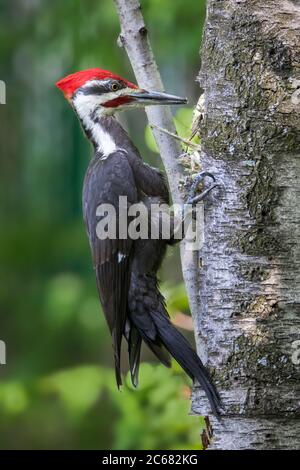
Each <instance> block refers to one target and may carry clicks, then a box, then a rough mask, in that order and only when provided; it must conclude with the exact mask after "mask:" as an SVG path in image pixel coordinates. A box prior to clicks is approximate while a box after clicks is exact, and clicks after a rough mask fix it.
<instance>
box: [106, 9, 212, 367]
mask: <svg viewBox="0 0 300 470" xmlns="http://www.w3.org/2000/svg"><path fill="white" fill-rule="evenodd" d="M114 1H115V4H116V7H117V11H118V15H119V19H120V25H121V34H120V37H119V45H121V46H124V47H125V49H126V52H127V54H128V57H129V60H130V63H131V66H132V68H133V71H134V73H135V76H136V78H137V81H138V84H139V86H140V87H142V88H146V89H149V90H151V89H152V90H157V91H163V89H164V88H163V83H162V80H161V76H160V73H159V71H158V67H157V64H156V61H155V58H154V55H153V52H152V48H151V45H150V42H149V38H148V31H147V28H146V26H145V22H144V19H143V15H142V12H141V5H140V2H139V1H138V0H114ZM146 113H147V117H148V121H149V124H150V126H152V127H154V129H153V134H154V137H155V140H156V143H157V147H158V149H159V152H160V155H161V158H162V161H163V164H164V167H165V170H166V174H167V177H168V181H169V186H170V191H171V196H172V199H173V203H177V204H182V203H183V202H184V195H183V194H182V193H181V192H180V190H179V187H180V182H181V180H182V178H183V171H182V169H181V167H180V164H179V161H178V160H177V159H178V157H179V155H180V154H181V147H180V143H179V142H178V141H176V140H175V139H174V138H173V137H172V135H168V134H166V133H162V132H161V131H160V130H158V129H155V126H158V127H160V128H163V129H166V130H167V131H168V132H170V133H171V134H176V129H175V126H174V122H173V118H172V114H171V111H170V108H169V107H166V106H162V107H160V106H153V107H147V108H146ZM187 245H188V244H187V243H186V242H185V241H182V242H181V264H182V272H183V277H184V281H185V286H186V290H187V294H188V298H189V304H190V309H191V313H192V316H193V317H194V318H196V316H197V314H198V311H199V297H198V291H199V283H198V269H199V268H198V252H197V251H192V250H189V249H187ZM196 340H197V338H196ZM197 346H199V344H198V345H197ZM203 359H204V360H205V358H203Z"/></svg>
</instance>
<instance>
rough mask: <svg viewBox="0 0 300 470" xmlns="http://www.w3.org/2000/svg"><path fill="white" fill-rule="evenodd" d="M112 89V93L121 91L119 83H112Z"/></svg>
mask: <svg viewBox="0 0 300 470" xmlns="http://www.w3.org/2000/svg"><path fill="white" fill-rule="evenodd" d="M110 89H111V91H117V90H119V89H120V86H119V84H118V83H112V84H111V85H110Z"/></svg>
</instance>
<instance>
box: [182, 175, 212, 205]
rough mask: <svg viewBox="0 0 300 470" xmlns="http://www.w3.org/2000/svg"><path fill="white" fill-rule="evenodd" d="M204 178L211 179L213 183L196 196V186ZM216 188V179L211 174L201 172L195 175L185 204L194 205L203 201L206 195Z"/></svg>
mask: <svg viewBox="0 0 300 470" xmlns="http://www.w3.org/2000/svg"><path fill="white" fill-rule="evenodd" d="M205 177H208V178H211V179H212V180H213V183H212V184H211V185H210V186H209V187H208V188H207V189H205V190H204V191H202V193H200V194H198V195H197V196H196V193H197V188H198V185H199V184H200V183H201V181H203V180H204V178H205ZM217 186H219V184H218V183H216V178H215V177H214V175H213V174H212V173H209V172H208V171H201V172H200V173H198V174H197V175H196V177H195V178H194V181H193V183H192V185H191V187H190V191H189V196H188V199H187V204H192V205H195V204H197V202H200V201H203V199H204V198H205V197H206V196H207V195H208V193H210V191H211V190H212V189H214V188H215V187H217Z"/></svg>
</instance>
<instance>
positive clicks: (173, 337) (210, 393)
mask: <svg viewBox="0 0 300 470" xmlns="http://www.w3.org/2000/svg"><path fill="white" fill-rule="evenodd" d="M149 313H150V315H151V317H152V320H153V322H154V324H155V326H156V329H157V332H158V336H159V338H160V340H161V342H162V343H163V344H164V346H165V348H166V349H167V350H168V351H169V353H170V354H171V355H172V356H173V357H174V359H175V360H176V361H177V362H178V363H179V364H180V365H181V367H182V368H183V369H184V370H185V372H186V373H187V374H188V375H189V376H190V377H191V378H192V379H193V380H194V379H196V380H197V381H198V382H199V383H200V385H201V386H202V388H203V389H204V391H205V393H206V395H207V398H208V400H209V402H210V405H211V408H212V411H213V412H214V414H216V415H218V414H219V409H220V407H221V399H220V395H219V393H218V391H217V389H216V387H215V386H214V384H213V383H212V380H211V378H210V376H209V373H208V371H207V369H206V368H205V367H204V365H203V363H202V361H201V359H200V358H199V356H198V355H197V354H196V352H195V351H194V350H193V349H192V347H191V346H190V344H189V343H188V341H187V340H186V339H185V337H184V336H183V335H182V334H181V333H180V332H179V331H178V330H177V329H176V328H175V327H174V326H173V325H172V323H171V322H170V320H169V318H168V317H167V316H166V315H164V314H163V313H161V312H149Z"/></svg>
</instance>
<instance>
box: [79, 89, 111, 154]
mask: <svg viewBox="0 0 300 470" xmlns="http://www.w3.org/2000/svg"><path fill="white" fill-rule="evenodd" d="M91 104H93V105H94V101H93V100H92V98H90V97H89V96H84V95H79V96H78V98H76V99H75V100H74V106H75V109H76V111H77V114H78V116H79V118H80V120H81V122H82V125H83V127H84V129H85V130H86V132H87V133H88V134H90V135H89V137H90V140H91V141H92V142H93V144H94V145H95V147H96V151H97V152H99V153H102V154H103V157H107V156H108V155H110V154H111V153H113V152H115V151H116V150H117V145H116V143H115V141H114V139H113V136H112V135H111V134H110V133H108V132H107V130H106V129H105V128H104V126H103V125H102V124H101V116H100V115H99V114H100V112H99V110H98V116H97V117H98V118H97V119H92V117H91V115H92V114H91V109H93V107H94V106H91Z"/></svg>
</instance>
